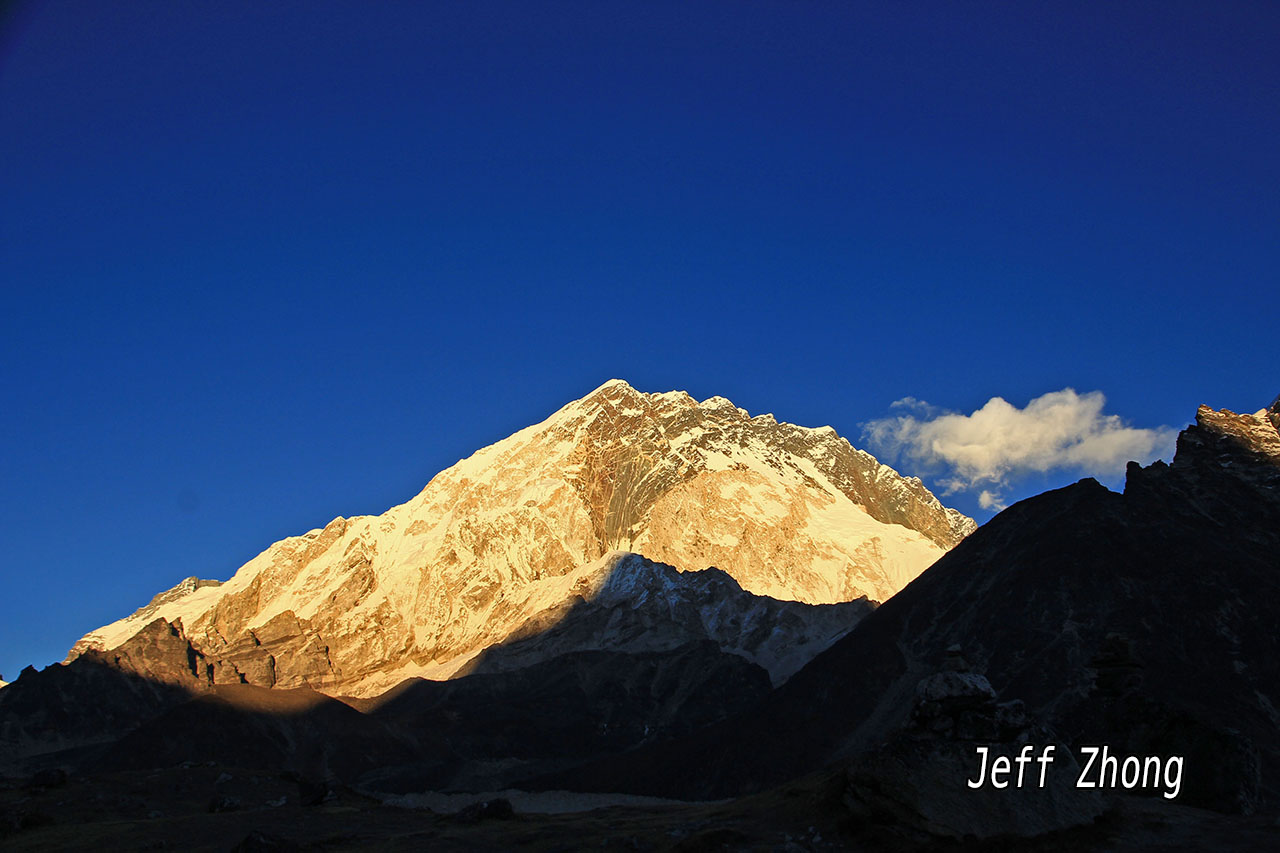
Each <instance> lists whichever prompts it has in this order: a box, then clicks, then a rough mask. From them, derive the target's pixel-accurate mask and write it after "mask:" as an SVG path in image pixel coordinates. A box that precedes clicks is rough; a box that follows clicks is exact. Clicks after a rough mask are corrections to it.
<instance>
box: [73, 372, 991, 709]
mask: <svg viewBox="0 0 1280 853" xmlns="http://www.w3.org/2000/svg"><path fill="white" fill-rule="evenodd" d="M973 529H974V524H973V522H972V521H971V520H970V519H968V518H965V517H964V516H962V515H960V514H959V513H957V512H955V511H954V510H949V509H946V508H944V507H943V506H942V505H941V504H940V503H939V502H938V501H937V499H936V498H934V497H933V495H931V494H930V493H929V492H928V491H927V490H926V489H925V488H924V487H923V486H922V485H921V484H920V482H919V481H918V480H915V479H911V478H903V477H901V476H899V475H898V474H897V473H896V472H894V471H893V470H892V469H890V468H888V467H887V466H884V465H880V464H879V463H878V462H876V460H875V459H874V458H872V457H871V456H870V455H869V454H866V453H864V452H862V451H859V450H856V449H854V448H853V447H852V446H850V445H849V443H848V442H847V441H845V440H844V439H843V438H840V437H839V436H838V435H837V434H836V433H835V431H834V430H832V429H830V428H829V427H823V428H819V429H807V428H804V427H798V426H794V425H791V424H786V423H778V422H777V421H775V420H774V418H773V417H772V416H771V415H760V416H757V417H754V418H753V417H749V416H748V415H747V413H746V412H744V411H743V410H741V409H738V408H736V407H735V406H734V405H733V404H732V403H730V402H729V401H728V400H725V399H723V398H720V397H712V398H710V399H708V400H705V401H703V402H701V403H699V402H697V401H695V400H694V399H693V398H691V397H690V396H689V395H687V394H685V393H683V392H670V393H663V394H645V393H640V392H638V391H636V390H635V389H633V388H631V387H630V386H629V385H627V384H626V383H625V382H621V381H617V380H614V381H611V382H609V383H606V384H605V385H603V386H601V387H600V388H598V389H597V390H596V391H594V392H592V393H591V394H589V395H588V396H586V397H584V398H583V399H581V400H577V401H575V402H573V403H570V404H569V405H567V406H565V407H564V408H562V409H560V410H559V411H558V412H556V413H555V414H553V415H552V416H551V417H550V418H548V419H547V420H546V421H544V422H542V423H540V424H537V425H535V426H531V427H528V428H527V429H524V430H521V431H520V432H517V433H516V434H514V435H512V436H511V437H509V438H507V439H505V440H503V441H500V442H498V443H497V444H494V445H491V446H489V447H486V448H484V449H483V450H480V451H478V452H477V453H475V454H474V455H472V456H471V457H469V458H468V459H465V460H462V461H461V462H459V463H458V464H456V465H454V466H453V467H451V468H449V469H447V470H446V471H443V472H441V473H440V474H438V475H437V476H436V477H435V478H433V479H432V481H431V482H430V483H429V484H428V485H427V487H426V488H425V489H423V491H422V492H421V493H420V494H418V495H417V496H416V497H415V498H413V499H412V500H410V501H409V502H407V503H405V504H402V505H400V506H397V507H394V508H392V509H391V510H389V511H387V512H386V513H384V514H383V515H380V516H376V517H371V516H365V517H359V518H352V519H342V518H338V519H335V520H334V521H332V522H330V523H329V524H328V525H326V526H325V527H324V528H323V529H317V530H313V531H311V532H310V533H307V534H305V535H303V536H298V537H292V538H289V539H285V540H283V541H281V542H278V543H276V544H275V545H272V546H271V547H270V548H268V549H267V550H266V551H264V552H263V553H262V554H260V555H259V556H258V557H256V558H255V559H253V560H252V561H250V562H249V563H247V564H246V565H245V566H244V567H242V568H241V569H240V570H239V571H238V572H237V573H236V574H235V576H234V577H232V578H231V580H229V581H228V582H226V583H225V584H221V585H201V583H200V582H193V581H192V580H191V579H189V580H188V581H184V582H183V584H181V585H179V587H176V588H175V589H174V590H170V591H169V592H167V593H163V594H161V595H159V596H157V597H156V598H155V599H154V600H153V601H152V602H151V604H149V605H148V606H147V607H145V608H143V609H142V610H140V611H138V613H135V614H134V615H133V616H130V617H128V618H126V619H122V620H120V621H119V622H115V623H112V624H111V625H108V626H105V627H104V628H101V629H99V630H98V631H95V632H92V633H90V634H88V635H86V636H85V637H84V638H83V639H82V640H81V641H80V642H79V643H77V644H76V647H75V648H74V649H73V650H72V653H71V657H73V658H74V657H75V656H76V655H78V654H80V653H83V652H84V651H86V650H88V649H94V648H97V649H111V648H114V647H116V646H118V645H120V644H121V643H123V642H125V641H126V640H127V639H128V638H129V637H131V636H133V635H134V634H136V633H137V632H138V631H139V630H140V629H141V628H143V627H144V626H145V625H146V624H148V623H150V622H151V621H153V620H154V619H156V618H161V617H163V618H165V619H167V620H168V621H169V622H177V621H181V624H182V629H183V631H184V633H185V636H186V637H187V638H188V639H189V640H190V642H191V643H192V645H193V646H194V647H195V648H196V649H197V650H198V651H199V652H200V654H202V655H203V656H205V658H207V659H208V660H209V661H210V662H211V666H213V668H214V669H213V672H214V677H215V680H216V681H218V682H219V683H239V682H247V683H250V684H257V685H262V686H276V687H286V688H288V687H300V686H310V687H313V688H316V689H321V690H324V691H326V692H329V693H347V694H353V695H365V696H367V695H373V694H376V693H378V692H380V691H382V690H385V689H387V688H389V687H391V686H392V685H394V684H396V683H398V682H399V681H401V680H402V679H404V678H407V677H411V676H425V677H429V678H444V677H449V676H451V675H452V674H454V673H456V672H458V671H459V670H461V669H463V668H464V667H466V666H467V665H468V662H469V661H471V660H472V659H473V658H475V657H476V655H478V654H479V653H480V652H481V651H483V650H484V649H486V648H488V647H490V646H493V645H494V644H496V643H500V642H502V641H504V640H506V639H508V638H510V637H512V636H513V635H527V634H529V633H530V631H531V629H532V628H534V627H537V628H538V629H545V628H548V627H550V620H551V617H550V614H553V613H557V612H564V611H565V610H566V604H567V603H568V604H570V605H571V604H572V603H573V602H574V601H577V600H587V599H589V598H590V597H591V596H592V595H593V594H594V592H595V591H596V590H598V589H599V588H601V586H602V585H603V578H604V576H605V570H604V569H603V568H602V566H601V564H600V563H599V561H600V559H601V558H602V557H604V556H605V555H607V554H608V553H610V552H611V551H614V550H625V551H634V552H638V553H642V554H644V555H645V556H646V557H649V558H652V559H654V560H660V561H662V562H664V563H668V564H671V565H673V566H677V567H679V568H680V569H682V570H699V569H704V568H707V567H709V566H716V567H718V568H719V569H720V570H722V571H723V572H724V573H725V574H727V575H728V576H729V577H731V578H732V579H733V580H734V581H735V582H736V584H737V585H740V586H741V588H742V589H744V590H746V591H748V592H751V593H755V594H757V595H767V596H772V597H773V598H777V599H787V600H793V601H800V602H805V603H809V604H819V603H835V602H843V601H851V600H854V599H857V598H859V597H861V596H868V597H870V598H872V599H875V600H884V599H886V598H888V597H889V596H890V595H892V594H894V593H895V592H896V591H897V590H899V589H901V588H902V587H903V586H905V585H906V584H907V583H908V582H909V581H911V580H912V579H913V578H914V577H915V576H916V575H918V574H919V573H920V572H921V571H923V570H924V568H925V567H926V566H928V565H929V564H931V563H932V562H933V561H934V560H935V559H937V558H938V557H939V556H941V555H942V554H943V553H944V552H945V551H946V550H947V549H948V548H950V547H951V546H953V545H955V544H956V542H958V541H959V540H960V539H962V538H963V537H964V536H965V535H967V534H968V533H969V532H970V531H972V530H973ZM609 571H612V567H609Z"/></svg>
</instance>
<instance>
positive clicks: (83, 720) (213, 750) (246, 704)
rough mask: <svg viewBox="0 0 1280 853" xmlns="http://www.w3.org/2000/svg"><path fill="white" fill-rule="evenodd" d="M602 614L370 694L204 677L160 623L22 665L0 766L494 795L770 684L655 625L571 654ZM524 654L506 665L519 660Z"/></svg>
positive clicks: (694, 722)
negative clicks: (177, 768)
mask: <svg viewBox="0 0 1280 853" xmlns="http://www.w3.org/2000/svg"><path fill="white" fill-rule="evenodd" d="M787 604H791V603H787ZM616 609H619V610H621V609H624V608H616ZM601 610H602V608H601V607H599V606H598V605H597V604H595V603H593V602H586V601H581V600H580V601H578V602H577V603H576V604H574V605H572V606H571V607H569V608H568V609H567V610H566V612H565V613H564V614H563V619H561V620H560V621H559V622H557V625H558V626H559V627H560V629H561V631H562V632H563V631H565V630H566V626H568V634H567V635H566V634H564V633H562V634H561V635H560V640H559V642H557V644H556V645H555V649H557V650H562V653H560V654H557V655H556V656H555V657H553V658H551V659H549V660H542V661H538V662H536V663H532V664H529V665H527V666H517V668H507V667H506V666H504V667H502V668H501V669H500V671H496V672H484V671H481V672H476V673H475V674H472V675H467V676H463V677H460V678H456V679H453V680H450V681H444V682H435V681H428V680H425V679H410V680H408V681H406V682H404V683H402V684H401V685H399V686H398V687H396V688H394V689H393V690H391V691H389V692H388V693H386V694H383V695H382V696H379V697H376V698H374V699H353V698H348V697H343V698H341V699H335V698H331V697H329V696H326V695H323V694H320V693H318V692H315V691H313V690H310V689H306V688H300V689H279V688H265V687H257V686H254V685H250V684H217V683H214V680H215V671H214V668H213V666H212V665H210V664H208V663H207V662H206V661H205V660H204V659H203V657H202V656H201V655H200V654H199V652H197V651H196V650H195V649H194V648H193V647H192V646H191V644H190V643H189V642H188V641H187V639H186V637H185V636H184V635H183V633H182V630H181V626H180V625H170V624H169V623H168V622H166V621H165V620H163V619H159V620H156V621H155V622H153V623H151V624H150V625H148V626H147V627H146V628H145V629H144V630H143V631H142V632H140V633H139V634H138V635H137V636H135V637H134V638H131V639H130V640H129V641H127V642H126V643H125V644H123V645H122V646H120V647H119V648H117V649H114V650H112V651H110V652H97V651H94V652H90V653H87V654H85V655H83V656H81V657H79V658H76V659H75V660H73V661H72V662H70V663H69V664H55V665H53V666H50V667H47V668H46V669H45V670H43V671H40V672H37V671H35V670H34V669H30V668H29V669H28V670H25V671H24V672H23V673H22V675H21V677H20V678H19V679H18V680H17V681H15V682H14V683H13V684H11V685H9V686H8V687H6V688H4V689H3V690H2V691H0V768H2V771H0V772H5V773H8V774H10V775H14V774H25V773H31V772H35V771H37V770H39V769H40V768H44V767H63V768H65V769H69V770H82V769H83V770H94V771H118V770H141V769H148V768H164V767H171V766H174V765H179V764H183V763H199V764H205V763H208V762H214V763H217V764H220V765H227V766H235V767H247V768H255V769H259V770H274V771H288V772H291V773H295V774H298V775H299V776H301V777H305V778H309V779H313V780H317V781H318V782H326V783H342V784H347V785H359V786H361V787H362V788H369V789H374V790H379V791H387V792H395V793H407V792H413V791H423V790H430V789H449V790H486V789H489V790H492V789H496V788H502V787H506V786H509V785H512V784H515V783H517V782H519V781H520V780H521V779H522V778H524V777H527V776H529V775H540V774H545V773H547V772H552V771H555V770H561V769H565V768H569V767H572V766H574V765H576V764H579V763H582V762H584V761H588V760H591V759H594V758H599V757H602V756H607V755H610V754H614V753H617V752H621V751H625V750H628V749H631V748H634V747H636V746H638V745H641V744H644V743H651V742H655V741H658V740H661V739H664V738H669V737H674V736H677V735H682V734H688V733H690V732H692V731H694V730H696V729H698V728H700V727H702V726H705V725H709V724H711V723H713V722H717V721H719V720H722V719H724V718H725V717H726V716H729V715H731V714H734V713H738V712H741V711H742V710H744V709H745V708H747V707H749V706H751V705H754V704H756V703H758V702H759V701H760V700H761V699H762V698H763V697H764V696H765V695H766V694H767V693H768V692H769V691H770V689H771V685H770V680H769V675H768V673H767V672H766V671H765V670H764V669H763V668H761V667H760V666H758V665H756V664H754V663H752V662H750V661H749V660H747V659H746V658H745V657H743V656H741V655H737V654H730V653H727V652H724V651H722V650H721V648H720V647H719V646H718V645H717V644H716V643H715V642H713V641H712V640H710V639H706V635H705V633H703V634H701V635H700V636H701V637H702V638H701V639H689V637H696V636H699V633H698V632H694V631H685V632H684V633H683V634H682V633H681V632H679V631H674V630H671V625H670V624H668V623H665V622H664V623H662V624H663V625H664V626H665V627H666V629H667V630H666V631H665V632H664V635H663V637H662V638H660V639H654V640H653V642H654V643H656V644H657V645H658V646H659V648H657V649H653V650H644V651H613V650H600V649H590V648H582V645H583V644H584V643H585V642H586V640H587V639H588V638H589V636H590V632H589V631H588V632H587V633H583V631H582V630H579V629H575V628H573V626H575V625H577V626H581V625H582V624H584V623H583V622H582V619H585V620H586V623H585V624H586V625H588V626H594V625H596V620H598V619H599V618H600V615H599V614H600V612H601ZM641 610H643V608H641ZM579 614H586V615H585V616H579ZM606 618H607V617H606ZM619 618H620V619H621V620H622V621H629V620H639V621H638V622H636V624H633V625H630V626H629V627H630V628H631V629H634V630H643V628H644V627H645V625H646V624H648V625H649V627H651V628H652V627H654V625H656V624H658V623H655V622H653V620H652V619H647V618H646V617H644V616H643V615H637V613H636V612H631V613H630V614H629V615H627V616H625V617H619ZM617 621H618V620H614V622H615V623H616V622H617ZM537 640H538V636H537V635H536V634H534V635H526V636H524V637H522V638H521V640H520V641H519V642H522V643H526V644H527V643H531V642H532V643H536V642H537ZM522 648H525V652H524V653H522V654H521V655H520V656H519V657H518V658H514V659H511V660H508V661H507V665H508V666H510V664H512V663H515V662H523V661H524V660H525V659H527V657H528V649H527V646H525V647H522ZM500 653H501V652H493V654H500ZM477 665H478V668H480V669H483V668H484V666H485V661H483V660H480V661H478V662H477Z"/></svg>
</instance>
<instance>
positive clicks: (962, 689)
mask: <svg viewBox="0 0 1280 853" xmlns="http://www.w3.org/2000/svg"><path fill="white" fill-rule="evenodd" d="M1278 429H1280V400H1277V402H1276V403H1275V404H1273V405H1272V406H1271V407H1270V408H1269V409H1267V410H1263V411H1260V412H1257V413H1255V414H1236V413H1234V412H1231V411H1228V410H1221V411H1215V410H1212V409H1210V408H1208V407H1201V408H1200V409H1199V411H1198V412H1197V415H1196V423H1195V424H1194V425H1193V426H1190V427H1188V428H1187V429H1186V430H1184V431H1183V432H1182V433H1181V435H1180V436H1179V439H1178V446H1177V453H1176V456H1175V458H1174V460H1173V462H1172V464H1168V465H1166V464H1165V463H1163V462H1156V463H1154V464H1152V465H1150V466H1148V467H1145V468H1143V467H1141V466H1139V465H1137V464H1136V463H1130V465H1129V469H1128V476H1127V481H1126V484H1125V488H1124V492H1123V493H1122V494H1117V493H1114V492H1111V491H1108V490H1107V489H1105V488H1104V487H1102V486H1101V485H1099V484H1098V483H1097V482H1095V481H1094V480H1091V479H1086V480H1082V481H1080V482H1079V483H1076V484H1075V485H1072V486H1068V487H1066V488H1062V489H1057V490H1054V491H1050V492H1047V493H1045V494H1042V495H1039V496H1037V497H1034V498H1030V499H1028V500H1025V501H1022V502H1020V503H1018V504H1015V505H1014V506H1012V507H1010V508H1009V509H1007V510H1005V511H1004V512H1002V513H1000V514H999V515H997V516H996V517H995V518H994V519H992V520H991V521H989V522H988V523H987V524H985V525H983V527H982V528H980V529H979V530H978V531H977V532H975V533H974V534H972V535H971V536H969V537H968V538H967V539H965V540H964V541H963V542H961V543H960V544H959V545H958V546H957V547H956V548H955V549H953V550H952V551H950V552H949V553H948V554H947V555H946V556H944V557H943V558H942V559H940V560H939V561H938V562H937V563H935V564H934V565H933V566H932V567H930V568H929V569H928V570H927V571H925V572H924V573H923V574H922V575H921V576H920V577H919V578H917V579H916V580H915V581H913V582H912V583H911V584H910V585H908V586H907V587H906V588H905V589H904V590H903V591H902V592H900V593H899V594H898V595H897V596H895V597H894V598H892V599H891V600H889V601H888V602H886V603H885V604H884V605H882V606H881V607H879V608H877V609H876V611H875V612H873V613H872V614H871V615H869V616H868V617H867V618H865V619H863V620H862V621H861V622H859V624H858V625H857V627H855V628H854V629H853V630H852V631H851V632H850V633H849V634H848V635H846V636H845V637H844V638H842V639H841V640H839V641H837V642H836V643H834V644H833V645H832V646H831V647H830V648H829V649H827V650H826V651H825V652H823V653H822V654H820V655H818V656H817V657H815V658H814V659H813V661H811V662H810V663H809V664H808V665H807V666H805V667H804V668H803V669H802V670H801V671H800V672H798V673H797V674H796V675H795V676H793V677H792V678H791V679H790V680H789V681H787V683H786V684H784V685H783V686H782V687H780V688H779V689H778V690H776V691H774V693H773V694H771V696H770V697H769V698H768V699H766V701H765V702H764V703H762V705H761V706H760V707H759V708H758V709H756V710H754V711H752V712H750V713H748V714H746V715H743V716H742V717H741V718H739V719H736V720H733V721H728V722H726V723H723V724H720V725H718V726H716V727H712V728H710V729H708V730H706V731H703V732H699V733H698V734H697V735H696V736H694V737H691V738H686V739H683V740H678V741H675V742H672V743H669V744H657V745H650V746H646V747H644V748H642V749H640V750H638V751H637V752H635V753H632V754H631V755H629V756H626V757H624V758H612V759H610V760H608V761H604V762H598V763H596V764H595V765H593V766H589V767H588V768H586V769H584V770H580V771H578V772H576V773H571V774H562V775H560V776H556V777H550V778H548V779H545V780H542V782H541V784H544V785H547V786H550V787H560V788H565V787H569V788H577V789H580V790H623V791H631V792H637V793H656V794H663V795H678V796H692V797H720V796H727V795H733V794H740V793H744V792H748V791H754V790H760V789H763V788H765V787H767V786H769V785H772V784H777V783H779V782H781V781H783V780H785V779H788V778H791V777H793V776H796V775H799V774H801V773H805V772H809V771H812V770H814V769H815V768H818V767H821V766H823V765H826V764H828V763H829V762H832V761H837V762H845V763H846V765H847V766H848V767H849V768H850V769H849V775H850V780H851V782H850V789H849V793H848V794H847V796H848V797H849V798H850V799H852V800H854V801H857V802H859V803H860V804H861V805H866V804H867V803H868V802H872V801H874V802H877V803H879V807H881V808H882V811H887V812H888V813H892V814H895V815H897V817H896V818H895V820H899V821H911V820H917V821H920V822H923V821H924V818H923V816H922V815H923V814H925V813H926V812H927V811H928V809H929V808H930V807H929V806H928V802H929V801H930V799H931V798H932V799H933V801H934V802H939V801H951V802H953V803H958V804H960V805H963V803H968V806H966V807H965V808H964V809H959V808H958V807H957V812H963V813H958V814H955V815H952V818H953V819H954V820H956V821H957V824H956V826H961V825H963V826H964V827H966V828H964V829H963V830H962V831H961V830H957V835H958V836H959V835H965V834H981V833H979V832H977V830H976V829H975V828H974V827H973V826H972V825H971V824H969V823H965V821H969V820H971V819H972V818H973V817H974V814H975V813H976V812H975V810H977V809H980V806H979V805H978V803H979V800H977V799H974V798H973V797H969V798H968V799H965V798H964V797H962V796H960V794H965V795H967V792H966V791H964V790H963V789H960V794H957V793H956V788H957V786H959V785H960V784H961V783H960V782H959V781H958V780H960V779H961V778H962V777H961V775H960V774H962V773H963V772H964V770H965V769H969V770H972V769H976V763H974V761H973V756H974V754H975V753H974V744H975V743H977V742H980V743H999V742H1000V741H1001V740H1002V739H1004V738H1009V737H1012V736H1014V735H1013V734H1011V732H1013V733H1016V736H1018V737H1023V738H1027V737H1030V738H1033V740H1031V741H1030V742H1032V743H1061V744H1062V745H1063V750H1064V751H1065V750H1068V749H1069V750H1072V751H1078V749H1079V748H1080V747H1081V746H1084V745H1089V744H1093V745H1098V744H1108V745H1109V746H1110V748H1111V750H1112V751H1113V753H1119V754H1121V755H1137V756H1149V755H1155V756H1161V757H1164V758H1167V757H1169V756H1172V755H1179V756H1182V757H1183V758H1184V759H1185V767H1186V778H1185V784H1184V785H1183V787H1182V790H1181V792H1180V793H1179V795H1178V802H1179V803H1180V804H1186V805H1195V806H1201V807H1206V808H1211V809H1215V810H1218V811H1223V812H1234V813H1241V812H1243V813H1248V812H1250V811H1254V810H1256V809H1258V808H1260V807H1261V806H1262V805H1263V804H1266V803H1272V804H1274V803H1275V802H1276V801H1277V799H1280V712H1278V711H1277V708H1280V632H1278V631H1277V630H1276V628H1277V625H1280V432H1278ZM939 673H943V674H944V677H943V681H945V680H947V679H950V680H951V681H952V682H954V685H953V686H954V687H956V688H957V689H956V690H954V691H952V692H951V693H950V694H946V695H942V696H941V698H938V697H935V696H934V694H935V692H936V687H937V683H938V676H939ZM944 693H945V691H944ZM1001 703H1004V704H1001ZM1008 703H1014V704H1012V705H1010V704H1008ZM948 707H951V708H952V710H950V711H949V710H947V708H948ZM953 712H954V713H953ZM1024 717H1025V719H1023V718H1024ZM922 720H923V721H925V722H927V723H928V725H927V726H926V729H927V731H926V732H925V733H923V734H922V733H921V732H920V726H921V721H922ZM908 732H910V734H909V736H905V735H904V733H908ZM939 733H941V734H939ZM930 738H932V739H930ZM1011 743H1012V742H1011ZM922 744H927V745H928V746H927V747H926V746H922ZM1077 754H1078V753H1077ZM961 759H963V762H962V761H961ZM938 768H942V770H941V771H940V770H939V769H938ZM895 780H896V781H895ZM1010 796H1012V795H1010ZM1017 796H1022V795H1021V794H1019V795H1017ZM1027 796H1030V795H1029V794H1028V795H1027ZM1153 796H1154V795H1153ZM1005 801H1006V807H1007V803H1008V802H1012V800H1010V799H1009V797H1006V798H1005ZM1051 805H1053V808H1054V809H1056V808H1058V807H1059V806H1060V805H1061V804H1060V803H1059V804H1056V805H1054V804H1051ZM1085 805H1086V806H1087V805H1088V804H1085ZM860 807H861V806H860ZM1046 808H1048V807H1046ZM1082 808H1084V806H1082ZM1090 808H1092V806H1090ZM1033 811H1034V808H1033V807H1032V806H1026V807H1025V809H1024V812H1025V813H1027V814H1030V813H1031V812H1033ZM1049 811H1052V809H1050V810H1049ZM1046 814H1048V812H1046ZM1083 814H1084V816H1085V817H1087V816H1088V815H1089V814H1091V812H1089V811H1088V810H1087V809H1086V810H1085V812H1084V813H1083ZM904 815H905V816H907V817H904ZM912 816H913V817H912ZM935 817H936V816H935ZM988 818H989V819H988V821H987V830H988V831H999V829H1000V827H1001V826H1003V827H1005V828H1006V830H1007V829H1008V828H1009V827H1010V826H1011V824H1009V823H1008V822H1007V821H1004V822H1002V821H1001V820H995V819H994V818H991V816H990V815H989V816H988ZM930 820H931V821H933V822H932V823H931V824H930V825H931V826H933V827H934V828H935V829H936V827H937V822H936V820H935V819H934V818H930ZM930 831H932V830H930Z"/></svg>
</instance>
